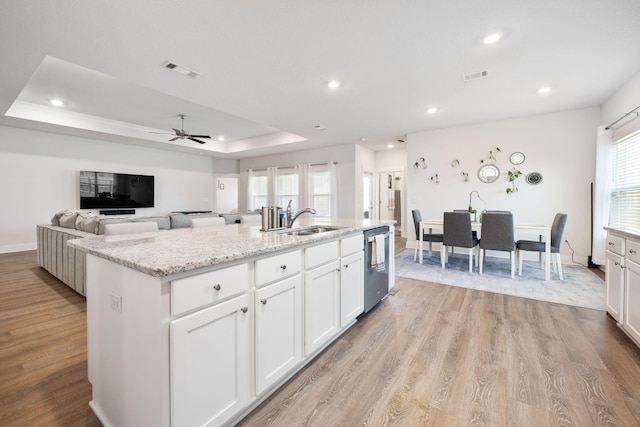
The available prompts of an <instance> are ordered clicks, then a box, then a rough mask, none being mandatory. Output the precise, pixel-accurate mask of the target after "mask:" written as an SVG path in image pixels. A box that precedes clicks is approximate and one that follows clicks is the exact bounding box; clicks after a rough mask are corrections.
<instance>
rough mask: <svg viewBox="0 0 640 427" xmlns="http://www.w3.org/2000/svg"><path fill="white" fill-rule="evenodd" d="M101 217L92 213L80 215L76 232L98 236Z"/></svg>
mask: <svg viewBox="0 0 640 427" xmlns="http://www.w3.org/2000/svg"><path fill="white" fill-rule="evenodd" d="M99 220H100V217H99V216H97V215H95V214H92V213H91V212H87V213H79V214H78V217H77V218H76V230H80V231H86V232H87V233H94V234H98V222H99Z"/></svg>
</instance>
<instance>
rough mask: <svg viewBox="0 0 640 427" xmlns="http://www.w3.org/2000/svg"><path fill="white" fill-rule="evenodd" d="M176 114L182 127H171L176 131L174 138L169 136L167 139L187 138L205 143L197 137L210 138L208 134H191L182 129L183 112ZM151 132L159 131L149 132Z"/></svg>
mask: <svg viewBox="0 0 640 427" xmlns="http://www.w3.org/2000/svg"><path fill="white" fill-rule="evenodd" d="M178 116H179V117H180V119H181V120H182V128H181V129H176V128H171V129H173V131H174V132H175V133H176V136H175V138H171V139H170V140H169V141H171V142H172V141H175V140H178V139H189V140H191V141H195V142H197V143H198V144H205V143H206V141H200V140H199V139H197V138H207V139H210V138H211V137H210V136H209V135H191V134H190V133H189V132H187V131H186V130H184V118H185V115H184V114H178ZM151 133H160V132H151ZM166 135H171V134H170V133H168V134H166Z"/></svg>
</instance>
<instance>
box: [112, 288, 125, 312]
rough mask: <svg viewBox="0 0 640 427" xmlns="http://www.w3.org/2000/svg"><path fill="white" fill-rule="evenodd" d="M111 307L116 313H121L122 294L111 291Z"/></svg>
mask: <svg viewBox="0 0 640 427" xmlns="http://www.w3.org/2000/svg"><path fill="white" fill-rule="evenodd" d="M111 309H112V310H113V311H117V312H118V313H122V295H118V294H117V293H115V292H111Z"/></svg>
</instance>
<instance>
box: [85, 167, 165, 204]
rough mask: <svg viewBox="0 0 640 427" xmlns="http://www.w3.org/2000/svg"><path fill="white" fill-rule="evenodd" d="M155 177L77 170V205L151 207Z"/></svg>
mask: <svg viewBox="0 0 640 427" xmlns="http://www.w3.org/2000/svg"><path fill="white" fill-rule="evenodd" d="M153 192H154V177H153V176H149V175H132V174H126V173H109V172H91V171H80V209H122V208H152V207H153Z"/></svg>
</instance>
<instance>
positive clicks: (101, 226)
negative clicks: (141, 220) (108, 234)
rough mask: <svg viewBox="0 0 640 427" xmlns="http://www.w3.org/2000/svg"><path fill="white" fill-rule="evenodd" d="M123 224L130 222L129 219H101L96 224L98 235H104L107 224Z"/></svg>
mask: <svg viewBox="0 0 640 427" xmlns="http://www.w3.org/2000/svg"><path fill="white" fill-rule="evenodd" d="M123 222H131V218H102V219H101V220H100V221H99V223H98V234H104V230H105V228H104V227H105V226H106V225H107V224H122V223H123Z"/></svg>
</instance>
